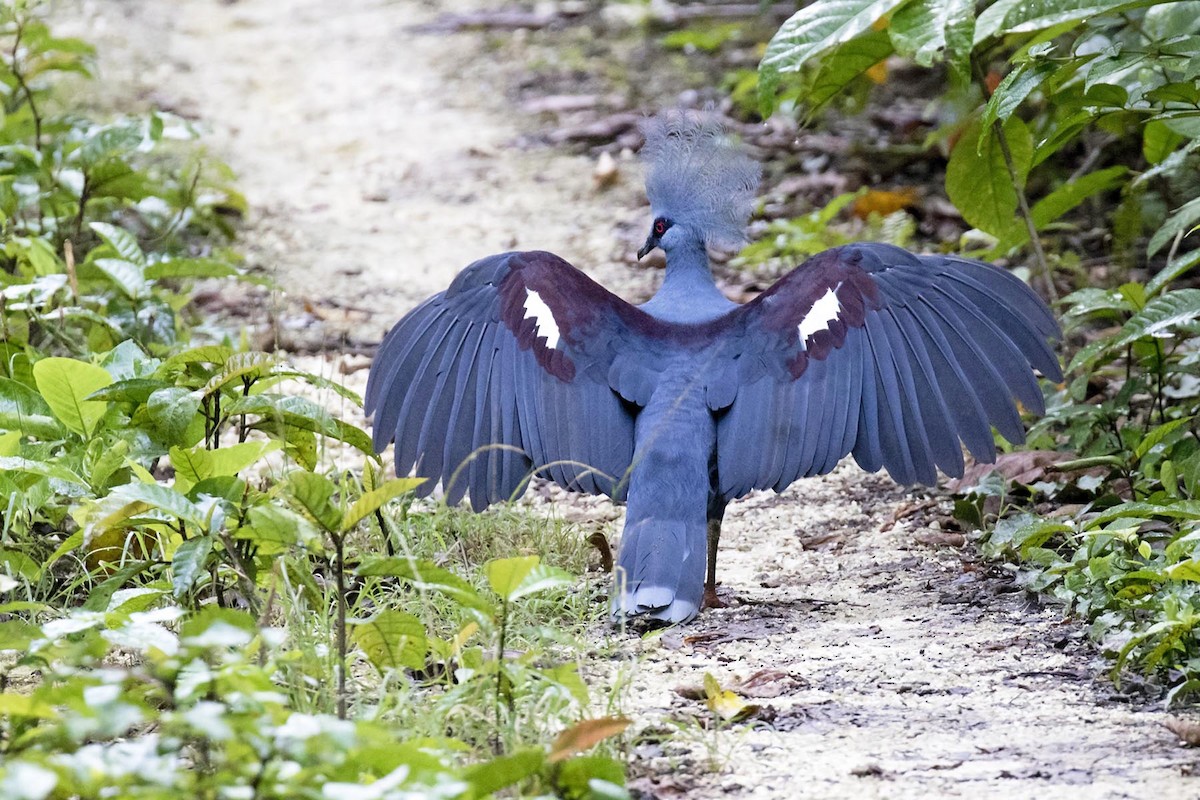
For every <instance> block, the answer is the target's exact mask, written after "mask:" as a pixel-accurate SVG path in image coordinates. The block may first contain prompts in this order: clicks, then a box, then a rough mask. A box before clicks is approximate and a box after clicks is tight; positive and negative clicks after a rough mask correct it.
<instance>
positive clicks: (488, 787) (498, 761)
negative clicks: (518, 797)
mask: <svg viewBox="0 0 1200 800" xmlns="http://www.w3.org/2000/svg"><path fill="white" fill-rule="evenodd" d="M545 761H546V754H545V753H543V752H542V751H541V750H523V751H519V752H517V753H513V754H512V755H508V756H500V757H498V758H493V759H492V760H491V761H485V762H484V763H482V764H477V765H475V766H473V767H471V768H469V769H468V770H467V771H466V773H465V775H464V776H463V777H465V778H466V780H467V783H469V784H470V785H471V789H472V790H473V791H472V794H471V795H470V797H472V798H484V797H487V796H489V795H492V794H495V793H496V792H498V791H500V790H501V789H504V788H505V787H508V786H512V785H514V784H516V783H519V782H520V781H523V780H525V779H526V778H529V777H532V776H533V775H536V774H537V773H538V772H539V771H541V769H542V765H543V764H544V763H545Z"/></svg>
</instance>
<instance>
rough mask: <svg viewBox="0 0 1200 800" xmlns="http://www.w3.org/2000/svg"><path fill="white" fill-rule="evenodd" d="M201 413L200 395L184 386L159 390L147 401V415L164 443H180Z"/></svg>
mask: <svg viewBox="0 0 1200 800" xmlns="http://www.w3.org/2000/svg"><path fill="white" fill-rule="evenodd" d="M199 411H200V395H199V394H198V393H196V392H192V391H189V390H187V389H185V388H184V387H182V386H172V387H170V388H168V389H159V390H158V391H156V392H154V393H153V394H151V395H150V398H149V399H148V400H147V401H146V413H147V415H148V416H149V418H150V422H151V424H153V425H154V428H155V430H156V431H157V433H158V434H159V437H160V438H161V439H162V441H163V442H165V443H167V444H170V443H172V442H178V441H180V440H181V439H182V438H183V436H184V433H185V432H186V431H187V429H188V426H189V425H191V424H192V420H193V419H195V418H196V414H197V413H198V412H199Z"/></svg>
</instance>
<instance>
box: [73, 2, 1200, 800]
mask: <svg viewBox="0 0 1200 800" xmlns="http://www.w3.org/2000/svg"><path fill="white" fill-rule="evenodd" d="M430 5H431V4H421V3H418V2H415V0H394V1H393V2H386V1H385V0H341V2H339V3H338V4H336V8H334V7H331V5H330V4H329V3H326V2H322V0H287V1H286V2H285V1H284V0H273V1H269V0H244V1H243V2H225V3H221V2H217V1H216V0H176V2H173V3H154V2H152V0H134V1H132V2H125V3H121V4H109V3H103V4H95V5H89V6H86V7H85V12H84V14H85V19H86V24H87V25H89V26H91V32H90V33H89V35H90V36H92V37H93V38H99V40H100V41H101V43H102V44H103V46H104V48H105V56H106V57H105V60H104V61H103V63H102V69H103V71H104V73H105V75H106V77H107V79H108V80H110V81H115V82H117V83H120V84H123V85H125V86H133V87H134V88H135V91H137V92H140V93H141V94H142V95H144V96H145V97H146V99H147V101H148V102H154V103H158V104H161V105H165V106H167V107H168V108H173V109H175V110H177V111H179V112H180V113H183V114H185V115H188V116H190V117H194V118H197V119H199V120H202V121H203V124H204V125H205V126H207V127H209V128H211V133H210V134H209V136H208V141H210V142H211V143H212V147H213V148H214V149H215V150H216V151H217V152H218V154H220V155H221V156H222V157H223V158H225V159H226V160H228V161H229V162H230V163H231V164H232V166H233V167H234V168H235V170H236V171H237V172H238V174H239V185H240V187H241V188H242V189H243V190H244V191H245V192H246V195H247V198H248V200H249V202H250V206H251V216H250V219H249V221H248V222H249V225H248V230H247V231H246V233H245V236H244V246H245V247H247V248H248V252H249V259H250V261H251V263H253V264H256V265H259V266H261V267H263V268H264V269H266V270H267V271H269V272H270V273H271V274H273V275H275V276H276V277H277V279H278V281H279V283H280V284H281V285H282V286H283V287H285V288H286V289H287V290H288V292H289V296H288V299H286V300H278V299H271V301H270V306H271V307H270V308H265V307H262V308H257V309H254V311H255V316H256V317H257V318H259V319H261V318H263V317H265V316H266V315H267V312H270V313H272V314H273V315H274V317H275V318H276V322H277V324H276V325H275V327H274V328H273V329H272V331H271V333H270V335H271V336H275V337H277V338H278V340H279V341H280V342H281V343H282V344H283V345H285V346H290V347H294V348H300V349H311V348H312V347H314V346H319V345H320V344H322V343H325V344H333V343H335V342H337V341H340V340H343V339H344V340H347V341H348V342H349V350H350V351H353V350H354V349H355V347H357V346H358V344H359V343H370V342H373V341H376V340H377V339H378V337H379V336H380V335H381V334H382V333H383V332H384V331H385V329H386V328H387V326H388V325H390V324H391V322H393V321H394V320H395V319H396V318H397V317H398V316H399V315H400V314H401V313H402V312H403V311H404V310H406V309H407V308H409V307H410V306H411V305H412V304H413V303H414V302H415V301H417V300H419V299H421V298H423V297H424V296H426V295H428V294H430V293H432V292H433V291H436V290H437V289H440V288H442V287H444V286H445V285H446V283H448V281H449V280H450V279H451V277H452V276H453V274H454V273H455V272H456V271H457V270H458V269H459V268H460V267H461V266H463V265H465V264H466V263H468V262H469V261H471V260H472V259H474V258H477V257H479V256H482V255H484V254H487V253H490V252H495V251H497V250H501V249H507V248H511V247H538V248H544V249H549V250H554V251H556V252H559V253H560V254H562V255H563V256H565V257H567V258H568V259H570V260H572V261H574V262H575V263H577V264H580V265H581V266H584V267H586V268H588V269H589V270H591V271H592V273H593V274H594V275H596V276H597V277H598V278H599V279H601V280H602V281H604V282H606V283H607V284H608V285H610V286H612V287H613V288H615V289H617V290H619V291H620V292H621V293H623V294H624V295H625V296H627V297H629V298H631V299H639V298H644V297H645V296H647V293H648V292H649V290H650V288H651V286H652V283H653V281H654V280H655V276H654V275H653V273H651V272H646V271H644V270H636V269H633V268H631V267H630V265H629V264H630V261H631V259H630V258H629V247H628V242H627V241H626V240H625V239H623V238H622V237H619V236H616V235H614V234H615V232H618V231H624V230H626V229H628V226H631V225H636V226H638V230H640V226H641V225H643V224H644V223H645V220H644V216H645V214H644V211H643V208H642V205H641V203H642V200H641V199H640V187H639V186H638V184H637V173H636V171H635V170H632V169H629V168H623V169H622V179H621V181H620V182H619V183H618V184H617V186H616V187H615V188H614V189H611V190H609V191H607V192H604V193H601V192H600V191H598V190H597V189H596V188H595V186H594V183H593V178H592V170H593V164H592V162H591V161H590V160H589V159H587V158H585V157H578V156H566V155H561V154H557V153H555V152H552V151H549V150H544V149H538V150H533V151H529V152H522V151H520V150H519V149H518V148H516V147H513V146H512V142H513V141H514V140H515V139H516V138H517V136H518V133H519V132H520V131H521V130H522V128H523V126H524V127H528V126H531V125H532V124H534V123H532V122H531V121H530V119H528V118H521V117H520V116H519V115H517V114H515V113H512V112H511V111H506V107H505V106H506V104H505V100H504V97H503V91H504V87H503V86H502V85H498V84H497V82H496V81H494V80H493V81H489V80H487V75H488V71H489V65H488V62H487V61H486V59H487V58H488V49H487V47H488V45H489V40H488V38H487V37H485V36H483V35H480V34H458V35H454V36H448V37H447V36H429V35H418V34H415V33H412V32H411V31H409V30H408V26H410V25H413V24H414V23H419V22H427V21H429V20H430V19H431V18H432V17H433V16H434V13H435V11H437V10H438V9H436V8H431V7H430ZM439 7H445V4H441V6H439ZM463 75H467V76H469V79H468V80H458V79H456V78H461V77H462V76H463ZM331 360H332V362H334V363H335V364H336V365H340V369H341V370H343V371H345V370H348V371H349V372H350V374H348V375H347V381H348V382H349V383H350V384H351V385H352V386H356V388H360V389H361V386H362V382H363V381H364V380H365V372H363V371H361V369H359V368H361V367H362V366H364V365H365V364H366V363H367V361H366V358H365V357H364V356H361V355H357V356H356V355H353V354H351V355H346V356H341V355H338V356H332V357H331ZM334 368H335V367H334V366H333V365H331V366H329V367H328V368H327V369H328V371H332V370H334ZM356 370H357V371H356ZM907 497H908V496H907V495H906V494H905V493H903V492H901V491H900V490H898V489H896V488H895V487H894V486H892V485H891V484H890V483H888V482H887V481H886V480H883V479H879V478H875V477H868V476H864V475H863V474H862V473H861V472H858V471H857V470H855V469H853V468H851V467H843V468H842V469H840V470H839V471H838V472H837V473H835V474H834V475H832V476H830V477H828V478H827V479H823V480H810V481H805V482H802V483H801V484H800V485H798V486H796V487H794V488H793V489H792V490H791V491H789V492H788V493H787V494H786V495H784V496H782V497H776V496H774V495H760V496H756V497H753V498H749V499H747V500H746V501H743V502H741V503H738V504H735V505H733V506H732V507H731V508H730V511H729V515H728V518H727V519H728V522H727V526H726V534H725V537H724V540H723V547H722V555H721V565H722V578H723V580H724V582H725V593H726V595H727V596H728V597H729V599H730V600H731V601H732V607H731V608H728V609H725V610H721V611H715V612H710V613H708V614H706V615H705V616H704V617H703V618H702V619H701V620H700V621H699V622H698V623H696V624H694V625H692V626H689V627H687V628H685V629H683V630H680V631H674V632H668V633H666V634H664V635H661V636H657V637H652V638H648V639H645V640H640V639H636V638H629V639H626V640H624V642H623V644H622V645H621V646H622V649H623V650H624V652H625V653H626V654H627V655H628V656H629V657H630V660H631V663H633V664H634V668H633V670H632V674H631V678H630V683H629V685H628V687H627V689H626V711H627V713H629V714H630V715H631V716H632V717H633V718H634V719H636V720H637V721H638V724H639V726H641V727H642V728H643V729H644V730H643V734H642V736H641V738H640V740H639V743H638V744H636V746H635V748H634V751H633V753H634V760H633V765H632V767H631V772H632V777H633V778H634V779H635V780H634V786H635V788H636V789H637V790H638V791H639V792H641V793H642V794H643V796H647V797H688V798H691V797H783V798H790V797H812V798H873V797H881V798H882V797H886V798H909V797H911V798H926V797H943V796H944V797H968V798H981V797H996V798H1001V797H1003V798H1017V797H1038V798H1071V800H1082V799H1083V798H1110V797H1113V798H1115V797H1157V798H1193V797H1200V784H1197V783H1195V782H1194V781H1193V780H1192V779H1191V778H1188V777H1185V776H1187V775H1188V774H1190V772H1191V771H1192V766H1193V764H1194V762H1195V759H1194V758H1193V757H1192V755H1191V754H1190V753H1189V752H1188V751H1185V750H1181V749H1179V748H1178V747H1177V746H1176V745H1175V743H1174V742H1173V741H1172V737H1171V736H1170V735H1169V734H1168V733H1166V732H1165V731H1164V730H1163V729H1162V728H1161V726H1160V723H1161V721H1162V718H1163V715H1162V714H1160V713H1157V712H1151V711H1134V710H1131V709H1130V708H1129V707H1127V706H1125V705H1122V704H1121V703H1120V702H1119V701H1114V700H1113V699H1112V695H1113V692H1112V688H1111V686H1110V685H1109V684H1108V683H1107V682H1106V681H1105V680H1104V679H1103V677H1102V676H1103V669H1104V667H1103V664H1102V663H1101V662H1100V661H1098V660H1096V659H1095V658H1094V656H1093V655H1091V653H1090V651H1089V650H1088V649H1087V648H1086V647H1085V646H1081V645H1079V644H1078V642H1080V640H1081V631H1080V629H1079V626H1078V625H1076V624H1073V623H1066V622H1063V621H1062V620H1061V618H1060V615H1059V614H1058V613H1057V612H1056V611H1054V610H1039V609H1037V608H1033V607H1030V606H1029V605H1028V603H1027V601H1026V600H1025V598H1024V597H1023V596H1022V595H1021V594H1019V593H1013V592H1011V591H1010V590H1009V588H1008V584H1007V583H1006V582H1005V581H1004V580H1003V579H999V578H996V577H993V576H989V574H988V572H987V571H986V570H982V569H981V568H980V567H979V566H978V565H977V564H976V563H975V562H973V561H972V560H971V559H970V558H968V557H966V556H965V555H964V554H961V553H960V552H958V551H957V550H955V549H952V548H943V549H933V548H931V547H928V546H925V545H922V544H918V543H917V541H916V540H915V539H914V534H918V533H920V534H923V535H927V534H928V533H929V530H928V529H927V528H925V527H924V520H923V517H921V516H920V515H917V516H914V517H912V518H910V519H907V520H904V521H902V522H900V523H899V524H896V525H895V526H894V527H891V529H890V530H887V531H885V530H884V528H885V527H888V523H889V521H891V520H892V518H893V516H894V515H895V514H896V511H897V509H898V508H900V507H901V506H902V505H903V504H904V503H905V501H906V498H907ZM603 635H605V634H598V636H603ZM764 669H769V670H774V671H777V672H778V673H780V674H776V675H774V676H773V679H772V680H771V681H770V682H769V683H770V685H769V686H768V687H767V688H766V689H760V690H759V691H760V693H762V692H766V693H767V694H771V693H773V692H774V693H776V694H777V696H774V697H770V698H767V699H762V700H758V701H756V702H760V703H763V704H766V705H769V706H771V707H772V708H771V713H773V715H774V716H773V722H772V723H771V724H770V725H768V724H764V723H757V724H756V723H750V724H739V725H736V726H734V727H732V728H731V729H729V730H726V731H721V732H716V733H714V732H711V731H705V730H703V729H702V728H701V727H700V726H699V724H698V722H697V720H700V719H703V718H705V717H706V716H707V714H706V713H705V712H704V711H703V708H702V704H701V703H700V702H699V701H696V700H686V699H684V698H682V697H680V696H679V695H678V694H677V693H676V692H675V691H674V690H675V689H677V688H679V687H682V686H687V685H692V684H699V683H700V682H701V681H702V679H703V676H704V674H705V673H711V674H713V675H714V676H715V677H716V678H717V679H718V680H719V681H721V682H722V683H723V684H728V683H729V682H730V681H731V680H732V679H734V678H735V677H738V676H740V677H746V676H748V675H750V674H752V673H755V672H757V671H759V670H764ZM668 735H669V738H664V737H666V736H668Z"/></svg>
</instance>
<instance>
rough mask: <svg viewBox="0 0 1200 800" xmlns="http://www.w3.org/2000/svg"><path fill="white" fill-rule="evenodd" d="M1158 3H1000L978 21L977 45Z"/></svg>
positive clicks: (1087, 0) (1150, 0) (1123, 0)
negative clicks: (993, 39) (998, 38)
mask: <svg viewBox="0 0 1200 800" xmlns="http://www.w3.org/2000/svg"><path fill="white" fill-rule="evenodd" d="M1158 2H1161V0H1133V1H1132V2H1130V0H1000V1H999V2H997V3H993V4H992V5H991V6H989V7H988V8H986V9H984V11H983V13H981V14H980V15H979V18H978V19H977V20H976V22H975V44H976V45H979V44H980V43H982V42H983V41H984V40H985V39H989V38H991V37H992V36H1008V35H1011V34H1014V33H1030V32H1033V31H1039V30H1042V29H1044V28H1053V27H1055V26H1057V25H1063V24H1066V23H1070V22H1081V21H1083V20H1086V19H1090V18H1093V17H1099V16H1103V15H1106V14H1112V13H1115V12H1117V11H1126V10H1129V9H1134V8H1144V7H1146V6H1152V5H1155V4H1156V3H1158Z"/></svg>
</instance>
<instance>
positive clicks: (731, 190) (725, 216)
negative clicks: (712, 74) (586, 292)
mask: <svg viewBox="0 0 1200 800" xmlns="http://www.w3.org/2000/svg"><path fill="white" fill-rule="evenodd" d="M641 128H642V134H643V135H644V136H645V139H646V142H645V145H644V146H643V147H642V159H643V161H645V163H646V195H647V197H648V198H649V199H650V207H651V208H652V209H653V211H654V222H653V224H652V225H651V228H650V236H649V237H648V238H647V239H646V243H645V244H644V245H643V246H642V249H641V250H639V251H638V258H642V257H644V256H645V255H646V254H647V253H649V252H650V251H651V250H653V249H654V248H655V247H661V248H662V249H663V250H664V251H666V252H668V253H669V252H670V251H671V250H672V249H674V248H677V247H679V248H681V247H683V246H689V247H690V246H691V245H693V244H697V245H699V246H700V247H701V248H703V245H704V244H706V243H707V244H711V245H716V246H721V247H732V248H736V247H738V246H740V245H741V244H742V243H743V242H744V241H745V228H746V220H747V219H748V218H749V216H750V211H751V209H752V207H753V205H754V195H755V192H756V190H757V188H758V178H759V174H760V171H761V170H760V168H759V166H758V164H757V163H755V161H754V159H752V158H750V156H749V155H748V154H747V153H746V152H745V151H744V149H743V148H742V147H740V146H739V145H738V144H737V143H736V142H734V141H733V140H731V139H730V138H729V137H728V136H726V134H725V128H724V126H723V125H722V124H721V119H720V117H719V116H718V115H717V114H716V113H715V112H714V111H712V110H710V109H706V110H704V111H682V110H675V111H667V112H664V113H662V114H659V115H658V116H656V117H653V118H651V119H648V120H646V121H645V122H643V124H642V126H641Z"/></svg>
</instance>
